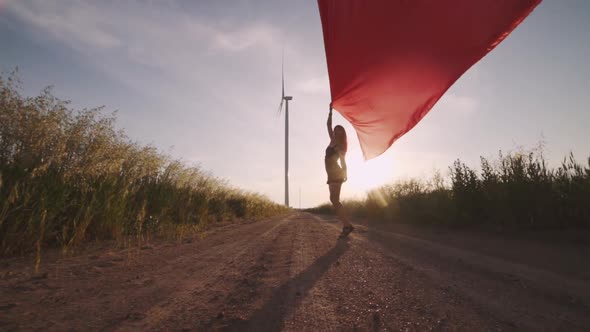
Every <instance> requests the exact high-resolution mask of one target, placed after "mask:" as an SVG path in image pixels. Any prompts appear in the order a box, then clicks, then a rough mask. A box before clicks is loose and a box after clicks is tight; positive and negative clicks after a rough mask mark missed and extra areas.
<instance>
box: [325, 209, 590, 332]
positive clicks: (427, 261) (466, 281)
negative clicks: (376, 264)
mask: <svg viewBox="0 0 590 332" xmlns="http://www.w3.org/2000/svg"><path fill="white" fill-rule="evenodd" d="M316 218H317V217H316ZM318 220H321V219H318ZM330 225H331V226H332V227H334V228H337V226H336V224H334V223H331V224H330ZM359 228H360V229H362V230H363V231H362V233H361V234H358V233H357V234H353V235H352V237H353V238H355V239H357V240H359V241H360V242H361V243H363V244H364V245H365V246H367V247H368V248H371V250H373V251H375V252H380V253H381V255H382V256H383V257H391V258H392V259H394V260H395V261H397V262H398V263H397V264H398V265H405V266H407V267H409V268H412V269H415V270H416V271H419V272H420V273H422V274H423V275H425V276H427V277H428V278H429V279H431V280H432V281H434V282H436V283H438V284H440V285H443V286H444V289H445V290H446V291H448V292H452V293H454V294H456V295H457V296H459V297H461V298H463V299H464V300H465V301H467V302H468V303H470V306H471V307H473V308H475V309H476V310H477V311H478V312H480V313H481V314H483V315H487V316H489V317H492V318H494V317H495V318H494V319H495V320H497V321H498V322H502V323H503V324H506V325H507V326H508V327H509V328H511V329H523V328H525V329H535V330H537V329H541V330H542V329H553V330H568V331H573V330H585V329H586V328H587V327H588V326H590V311H589V309H588V307H587V305H586V304H585V303H584V302H583V300H581V299H583V298H584V296H585V294H586V292H587V291H588V290H589V286H588V284H587V283H586V288H584V287H583V285H580V284H581V283H580V282H573V281H571V280H569V279H568V278H567V277H563V276H558V275H556V274H554V273H550V272H545V271H539V270H537V269H534V268H530V267H526V266H517V268H515V264H513V263H510V262H506V261H502V260H500V259H496V258H493V257H488V256H485V255H480V254H477V253H474V252H465V251H463V250H461V249H457V248H451V247H447V246H445V245H441V244H436V243H432V242H431V241H428V240H423V239H419V238H415V237H411V236H407V235H404V234H395V233H391V232H384V231H380V230H368V231H367V229H366V228H365V227H364V226H360V227H359ZM496 263H497V264H496ZM516 273H518V274H517V275H518V277H516V276H515V274H516ZM547 276H549V277H550V278H552V280H553V282H554V283H556V284H551V285H548V284H547V279H546V277H547ZM572 285H573V286H572ZM578 287H581V288H578ZM576 289H581V292H580V294H579V297H573V294H575V290H576Z"/></svg>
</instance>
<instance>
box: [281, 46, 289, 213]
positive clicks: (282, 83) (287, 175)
mask: <svg viewBox="0 0 590 332" xmlns="http://www.w3.org/2000/svg"><path fill="white" fill-rule="evenodd" d="M284 62H285V61H284V57H283V60H282V61H281V91H282V93H281V103H280V104H279V111H278V113H279V114H281V111H282V110H283V102H285V206H289V100H292V99H293V97H291V96H285V65H284Z"/></svg>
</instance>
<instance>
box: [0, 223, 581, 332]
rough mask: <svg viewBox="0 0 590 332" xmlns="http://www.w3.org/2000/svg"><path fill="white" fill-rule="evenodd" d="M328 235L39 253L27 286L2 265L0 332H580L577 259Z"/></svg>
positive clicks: (240, 228) (259, 230) (401, 236)
mask: <svg viewBox="0 0 590 332" xmlns="http://www.w3.org/2000/svg"><path fill="white" fill-rule="evenodd" d="M339 231H340V229H339V225H338V223H337V222H336V221H335V220H333V219H329V218H321V217H318V216H314V215H310V214H306V213H293V214H291V215H288V216H286V217H285V216H283V217H276V218H273V219H269V220H265V221H261V222H256V223H249V224H242V225H229V226H224V227H220V228H216V229H214V230H212V231H211V232H210V233H209V234H207V236H205V237H204V238H203V239H199V240H195V241H192V242H190V243H182V244H166V243H151V244H150V245H147V246H144V247H142V248H136V249H134V250H114V249H108V250H107V249H95V250H93V251H88V252H86V253H85V254H83V255H78V256H76V257H69V258H63V257H62V258H59V256H58V255H55V257H52V256H51V255H49V256H50V257H46V258H45V263H44V264H43V267H42V271H41V272H42V273H41V274H40V275H36V276H34V275H32V274H31V272H30V271H31V267H32V263H31V261H30V259H27V258H13V259H4V260H2V261H0V292H1V296H0V330H76V331H87V330H106V331H149V330H186V331H193V330H194V331H204V330H226V331H249V330H253V331H279V330H287V331H302V330H303V331H330V330H360V331H381V330H394V331H398V330H404V331H405V330H409V331H413V330H416V331H426V330H464V331H485V330H563V331H575V330H589V329H590V309H589V308H590V270H589V269H590V264H588V263H589V262H590V259H589V258H588V257H590V256H588V251H587V249H581V248H577V247H576V248H570V249H564V251H563V252H558V253H555V251H552V253H553V256H551V255H549V256H547V259H545V260H543V259H537V260H533V259H531V262H533V263H530V264H529V263H527V262H523V261H522V260H521V259H516V258H515V259H511V258H510V257H506V256H505V255H502V254H501V252H502V250H500V249H502V248H505V246H510V245H512V244H506V243H500V242H498V243H497V246H496V247H498V249H499V250H498V251H497V252H498V254H497V255H496V254H494V250H488V251H486V250H484V249H485V248H488V247H494V245H491V246H490V245H489V243H487V242H486V243H487V244H486V245H485V246H484V245H482V248H484V249H482V250H475V249H473V248H470V247H469V245H468V241H465V245H458V244H457V243H459V242H460V241H459V242H457V241H451V240H449V239H448V238H445V237H444V236H442V235H441V236H437V235H436V234H435V235H432V234H431V235H429V236H426V235H425V236H419V234H417V233H411V234H409V233H404V232H391V231H383V230H377V229H373V228H372V227H367V226H366V225H358V226H357V230H356V231H355V232H354V233H353V234H352V235H351V236H350V238H349V239H348V240H340V241H338V240H337V236H338V234H339ZM481 243H482V244H484V241H483V240H482V241H481ZM525 247H526V246H525ZM525 247H523V249H522V250H519V252H520V253H525V252H526V250H527V248H528V249H530V248H531V247H526V248H525ZM537 252H539V251H537ZM539 254H542V252H539ZM560 255H562V256H560ZM517 256H518V255H516V256H515V257H517ZM562 258H563V259H565V260H567V262H569V263H568V264H565V265H564V263H563V259H562ZM552 261H555V264H552V263H551V262H552ZM584 263H587V264H584ZM560 264H561V265H560Z"/></svg>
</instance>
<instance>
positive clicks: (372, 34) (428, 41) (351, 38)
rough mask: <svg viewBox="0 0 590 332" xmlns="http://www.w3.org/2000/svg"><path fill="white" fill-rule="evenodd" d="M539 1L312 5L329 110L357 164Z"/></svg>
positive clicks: (359, 0) (409, 124) (404, 128)
mask: <svg viewBox="0 0 590 332" xmlns="http://www.w3.org/2000/svg"><path fill="white" fill-rule="evenodd" d="M540 2H541V0H448V1H441V0H318V6H319V10H320V16H321V20H322V27H323V31H324V44H325V47H326V58H327V62H328V73H329V76H330V91H331V95H332V107H333V108H334V109H336V110H337V111H338V112H340V114H342V116H344V118H346V119H347V120H348V121H350V123H351V124H352V125H353V126H354V128H355V130H356V132H357V135H358V138H359V141H360V143H361V148H362V150H363V154H364V156H365V159H371V158H374V157H376V156H378V155H380V154H382V153H383V152H385V150H387V149H388V148H389V147H390V146H391V145H392V144H393V142H395V141H396V140H397V139H398V138H399V137H401V136H402V135H403V134H405V133H406V132H408V131H409V130H410V129H412V128H413V127H414V126H415V125H416V124H417V123H418V122H419V121H420V120H421V119H422V117H424V115H426V113H428V111H429V110H430V109H431V108H432V106H434V104H435V103H436V102H437V101H438V100H439V98H440V97H441V96H442V95H443V94H444V92H445V91H446V90H447V89H448V88H449V87H450V86H451V85H452V84H453V83H454V82H455V81H456V80H457V79H458V78H459V77H460V76H461V75H462V74H463V73H464V72H465V71H466V70H467V69H469V67H471V66H472V65H473V64H475V63H476V62H477V61H478V60H479V59H481V58H482V57H483V56H484V55H485V54H486V53H488V52H489V51H491V50H492V49H493V48H494V47H495V46H496V45H498V44H499V43H500V42H501V41H502V40H503V39H504V38H506V36H508V34H510V32H511V31H512V30H513V29H514V28H516V26H518V24H519V23H520V22H522V20H524V19H525V18H526V17H527V15H528V14H529V13H530V12H531V11H532V10H533V9H534V8H535V7H536V6H537V5H538V4H539V3H540Z"/></svg>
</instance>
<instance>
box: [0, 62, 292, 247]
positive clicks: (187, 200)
mask: <svg viewBox="0 0 590 332" xmlns="http://www.w3.org/2000/svg"><path fill="white" fill-rule="evenodd" d="M19 84H20V83H19V81H18V79H17V78H16V75H15V74H14V73H13V74H11V75H8V77H0V255H12V254H17V253H24V252H29V251H32V250H36V251H37V253H38V254H39V255H40V253H41V251H42V248H43V247H46V246H56V247H62V248H64V249H68V248H72V247H73V246H75V245H77V244H80V243H82V242H84V241H88V240H92V239H116V240H119V241H125V240H126V239H129V238H130V237H135V238H142V237H144V236H150V235H158V234H160V235H170V236H183V234H187V233H191V232H193V231H198V230H200V229H202V228H203V227H205V226H206V225H208V224H209V223H212V222H217V221H222V220H223V221H227V220H234V219H236V218H239V219H242V218H250V219H252V218H260V217H265V216H269V215H274V214H277V213H281V212H284V211H285V208H284V207H283V206H281V205H278V204H275V203H273V202H271V201H270V200H269V199H267V198H266V197H264V196H261V195H258V194H255V193H249V192H245V191H242V190H238V189H235V188H232V187H231V186H230V185H229V184H227V183H226V182H225V181H223V180H221V179H218V178H216V177H214V176H213V175H211V174H210V173H208V172H206V171H204V170H203V169H202V168H200V167H197V166H187V165H185V164H184V163H182V162H181V161H178V160H173V159H171V158H170V157H168V156H166V155H165V154H162V153H160V152H159V151H158V150H157V149H155V148H154V147H152V146H143V145H140V144H137V143H135V142H133V141H132V140H131V139H129V138H128V137H127V136H125V134H124V133H123V132H121V131H117V130H116V129H115V118H114V116H110V115H105V114H104V112H103V111H102V109H100V108H97V109H84V110H73V109H71V108H70V107H69V105H68V102H66V101H63V100H60V99H58V98H56V97H54V96H53V95H52V94H51V90H50V89H49V88H48V89H46V90H44V91H43V92H42V93H41V94H40V95H38V96H36V97H31V98H30V97H23V96H22V95H21V94H20V91H21V89H20V87H19Z"/></svg>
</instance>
